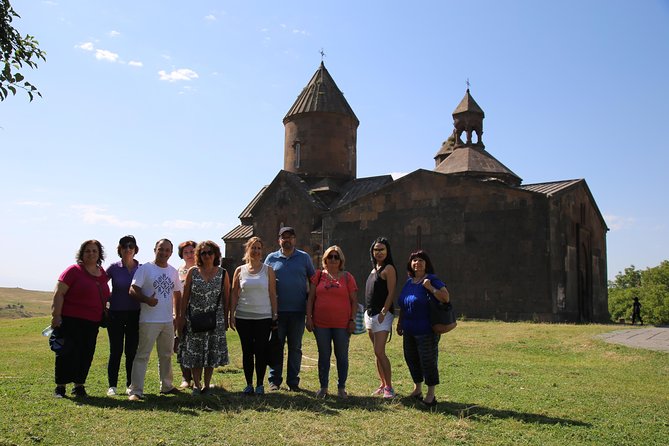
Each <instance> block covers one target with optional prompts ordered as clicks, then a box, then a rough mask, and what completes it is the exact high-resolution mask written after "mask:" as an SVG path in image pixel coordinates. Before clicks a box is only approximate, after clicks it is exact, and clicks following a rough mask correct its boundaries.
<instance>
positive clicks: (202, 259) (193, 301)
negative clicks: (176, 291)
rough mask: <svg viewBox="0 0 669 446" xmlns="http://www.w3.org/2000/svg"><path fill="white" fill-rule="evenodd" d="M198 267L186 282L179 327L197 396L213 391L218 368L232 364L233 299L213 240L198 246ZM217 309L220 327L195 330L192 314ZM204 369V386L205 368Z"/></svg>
mask: <svg viewBox="0 0 669 446" xmlns="http://www.w3.org/2000/svg"><path fill="white" fill-rule="evenodd" d="M195 263H196V265H197V266H196V267H194V268H191V269H190V270H189V271H188V275H187V276H186V282H185V283H184V295H183V299H182V305H181V312H180V318H179V319H180V321H179V326H180V327H181V328H182V330H181V331H182V335H181V338H182V341H181V345H180V348H179V350H180V352H179V353H180V356H181V364H182V365H183V366H184V367H187V368H190V369H191V372H192V374H193V395H199V394H201V393H205V392H207V391H208V390H209V388H210V386H211V376H212V374H213V373H214V368H215V367H219V366H222V365H226V364H227V363H228V344H227V341H226V338H225V330H226V317H225V311H226V310H225V309H226V308H227V307H228V301H229V298H230V279H229V277H228V273H227V272H226V271H225V269H223V268H222V267H220V266H219V265H220V264H221V249H220V248H219V247H218V245H217V244H216V243H214V242H212V241H211V240H207V241H205V242H201V243H199V244H198V245H197V247H196V248H195ZM215 309H216V310H217V311H216V328H215V329H214V330H212V331H208V332H201V333H194V332H193V330H192V329H191V322H190V316H194V315H196V314H198V313H204V312H207V311H213V310H215ZM203 370H204V385H203V384H202V371H203Z"/></svg>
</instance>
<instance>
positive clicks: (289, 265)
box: [265, 226, 315, 391]
mask: <svg viewBox="0 0 669 446" xmlns="http://www.w3.org/2000/svg"><path fill="white" fill-rule="evenodd" d="M279 246H280V247H281V249H279V250H278V251H276V252H273V253H271V254H269V255H268V256H267V258H266V259H265V263H266V264H267V265H269V266H271V267H272V268H273V269H274V273H275V274H276V294H277V299H278V302H279V330H278V333H279V343H280V344H281V352H282V354H281V360H280V361H279V362H278V363H277V364H270V368H269V389H270V390H279V388H280V387H281V383H282V382H283V374H282V372H283V347H284V345H285V344H286V342H287V343H288V361H287V369H288V370H287V373H286V384H288V388H289V389H290V390H293V391H299V390H300V367H301V365H302V336H303V335H304V327H305V316H306V311H307V296H308V294H309V288H310V287H311V282H310V281H309V279H310V278H311V276H313V275H314V272H315V271H314V264H313V263H312V261H311V257H309V254H307V253H306V252H304V251H301V250H299V249H296V248H295V229H293V228H291V227H290V226H285V227H283V228H281V229H280V230H279Z"/></svg>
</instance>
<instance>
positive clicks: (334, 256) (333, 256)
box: [326, 254, 339, 260]
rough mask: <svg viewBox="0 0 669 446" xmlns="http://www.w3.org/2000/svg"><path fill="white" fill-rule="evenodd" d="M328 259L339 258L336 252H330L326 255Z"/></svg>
mask: <svg viewBox="0 0 669 446" xmlns="http://www.w3.org/2000/svg"><path fill="white" fill-rule="evenodd" d="M326 259H328V260H339V255H338V254H330V255H328V256H327V257H326Z"/></svg>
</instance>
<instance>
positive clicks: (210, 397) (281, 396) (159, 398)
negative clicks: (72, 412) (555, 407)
mask: <svg viewBox="0 0 669 446" xmlns="http://www.w3.org/2000/svg"><path fill="white" fill-rule="evenodd" d="M67 399H68V400H69V401H72V402H73V403H75V404H79V405H88V406H94V407H101V408H107V409H116V408H118V409H125V410H140V411H156V410H162V411H166V412H173V413H179V414H182V415H190V416H193V417H197V416H199V415H200V414H201V413H202V412H233V413H241V412H244V411H249V410H251V411H256V412H271V411H276V410H291V411H308V412H311V413H320V414H323V415H332V416H337V415H339V414H340V412H341V411H342V410H348V409H360V410H364V411H387V410H405V409H415V410H421V411H426V412H430V413H433V414H441V415H446V416H453V417H456V418H466V419H475V420H477V421H485V420H486V419H488V418H495V419H514V420H518V421H522V422H524V423H531V424H551V425H566V426H584V427H591V424H590V423H585V422H582V421H578V420H570V419H566V418H558V417H551V416H546V415H540V414H534V413H527V412H518V411H513V410H500V409H493V408H490V407H485V406H479V405H475V404H466V403H457V402H451V401H448V402H440V403H438V404H437V405H436V406H435V407H431V408H426V407H425V406H424V405H423V404H422V403H421V402H420V401H418V400H416V399H414V398H410V397H405V398H400V397H397V398H394V399H393V400H384V399H382V398H375V397H369V396H349V397H348V398H347V399H344V400H342V399H340V398H337V397H336V396H333V395H330V396H328V397H326V398H323V399H317V398H316V397H315V396H314V394H313V392H310V391H305V390H302V391H299V392H288V391H279V392H271V393H268V394H265V395H263V396H255V395H254V396H248V395H243V394H242V393H241V392H230V391H227V390H225V389H223V388H214V389H212V390H211V391H210V392H209V393H207V394H206V395H199V396H193V395H192V394H191V392H190V391H184V392H182V393H181V394H179V395H145V396H144V398H143V399H142V400H141V401H129V400H128V399H127V397H120V396H119V397H97V396H89V397H88V398H85V399H76V398H67Z"/></svg>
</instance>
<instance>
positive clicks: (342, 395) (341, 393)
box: [337, 387, 348, 399]
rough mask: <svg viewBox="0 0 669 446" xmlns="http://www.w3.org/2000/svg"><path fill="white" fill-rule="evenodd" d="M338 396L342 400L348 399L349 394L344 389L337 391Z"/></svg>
mask: <svg viewBox="0 0 669 446" xmlns="http://www.w3.org/2000/svg"><path fill="white" fill-rule="evenodd" d="M337 396H338V397H339V398H341V399H346V398H348V393H346V389H344V388H343V387H341V388H339V389H337Z"/></svg>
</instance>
